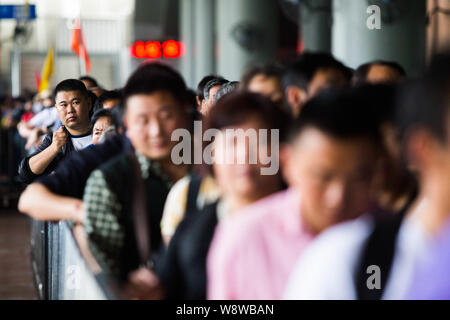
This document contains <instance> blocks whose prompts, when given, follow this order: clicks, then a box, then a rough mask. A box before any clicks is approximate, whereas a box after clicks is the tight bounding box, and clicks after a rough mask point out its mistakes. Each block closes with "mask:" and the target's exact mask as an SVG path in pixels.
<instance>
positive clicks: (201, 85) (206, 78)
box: [197, 74, 224, 101]
mask: <svg viewBox="0 0 450 320" xmlns="http://www.w3.org/2000/svg"><path fill="white" fill-rule="evenodd" d="M213 79H224V78H223V77H221V76H216V75H213V74H210V75H207V76H204V77H203V79H202V80H200V82H199V83H198V85H197V97H198V98H199V99H200V101H201V100H203V99H205V96H204V95H203V89H204V88H205V86H206V84H207V83H208V82H209V81H211V80H213Z"/></svg>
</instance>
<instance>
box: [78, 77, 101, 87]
mask: <svg viewBox="0 0 450 320" xmlns="http://www.w3.org/2000/svg"><path fill="white" fill-rule="evenodd" d="M78 79H79V80H80V81H81V80H83V81H89V82H90V83H92V87H98V86H99V85H98V83H97V80H95V79H94V78H92V77H91V76H81V77H80V78H78Z"/></svg>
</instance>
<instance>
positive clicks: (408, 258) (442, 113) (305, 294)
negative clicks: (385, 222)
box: [284, 54, 450, 299]
mask: <svg viewBox="0 0 450 320" xmlns="http://www.w3.org/2000/svg"><path fill="white" fill-rule="evenodd" d="M448 92H450V54H447V55H442V56H438V57H436V58H435V59H434V61H433V62H432V64H431V65H430V69H429V70H428V72H427V73H426V74H425V76H424V77H423V78H422V79H421V80H420V81H417V82H416V83H414V84H410V85H408V86H407V87H406V88H405V90H404V92H403V95H402V98H403V99H401V100H400V101H401V103H400V105H399V111H398V115H399V117H398V120H399V121H398V129H399V131H400V132H401V133H402V135H403V138H404V139H403V141H404V143H405V144H404V147H405V148H404V149H405V150H406V152H407V158H408V160H409V165H410V167H412V168H414V170H415V171H417V176H418V179H419V195H418V197H417V198H416V200H415V201H414V203H413V204H412V205H411V206H410V207H409V209H408V210H407V212H406V216H405V218H404V219H403V221H402V220H401V219H397V217H394V218H392V221H390V226H391V227H392V229H391V231H388V232H387V233H384V234H381V236H380V237H379V238H378V239H376V241H373V239H374V237H373V234H374V231H373V230H374V228H377V226H380V225H381V224H380V222H375V220H374V219H373V218H372V217H370V216H363V217H361V218H358V219H357V220H354V221H352V222H348V223H345V224H341V225H338V226H336V227H334V228H331V229H329V230H328V231H326V232H324V233H323V234H322V235H320V236H319V237H318V238H317V239H316V241H315V242H314V243H313V244H311V245H310V247H309V248H308V250H307V252H305V253H304V255H303V256H302V257H301V258H300V259H299V260H298V262H297V266H296V267H295V268H294V271H293V272H292V274H291V277H290V281H289V285H288V287H287V289H286V291H285V296H284V297H285V298H286V299H358V298H359V299H370V297H371V294H370V292H372V293H376V292H378V294H375V295H373V296H375V297H376V298H381V299H406V298H408V297H410V296H411V295H410V290H411V287H412V286H413V285H414V281H415V273H416V272H417V271H416V269H417V268H418V267H419V266H420V265H425V264H428V263H429V261H427V260H429V259H430V255H428V254H427V252H428V251H429V249H430V248H431V247H432V243H433V242H434V241H435V238H436V237H437V235H439V233H440V232H442V229H443V228H444V226H445V225H446V221H448V219H449V217H450V201H449V199H450V198H449V194H450V183H449V181H450V95H449V94H448ZM396 219H397V221H398V222H395V220H396ZM395 223H398V225H397V227H396V226H395ZM389 233H391V235H389ZM394 234H395V236H394V237H390V236H392V235H394ZM387 237H388V238H389V237H390V238H391V240H390V241H387V242H386V241H385V240H386V238H387ZM367 244H372V245H374V247H375V248H376V249H377V250H375V251H378V252H375V255H378V256H380V255H381V256H383V255H384V253H386V252H391V253H392V255H391V256H390V257H388V259H387V260H388V261H387V262H383V263H381V264H377V263H374V264H372V265H369V266H368V268H367V269H365V268H361V267H362V266H363V267H365V265H364V264H362V263H361V262H365V261H367V259H366V257H367V255H368V252H369V251H370V249H369V248H370V246H369V245H367ZM372 251H373V250H372ZM434 259H439V257H435V258H434ZM378 261H380V262H381V260H378ZM380 265H381V266H382V267H380ZM361 270H362V271H366V278H365V279H364V278H363V277H361V274H362V272H360V271H361ZM381 284H383V285H381ZM364 286H366V287H365V288H363V287H364ZM361 288H363V289H364V290H365V291H366V292H369V295H368V296H367V295H366V296H362V295H361V292H362V291H361ZM364 290H363V291H364ZM373 296H372V297H373ZM416 296H419V295H417V294H416Z"/></svg>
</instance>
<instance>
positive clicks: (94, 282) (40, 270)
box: [31, 220, 114, 300]
mask: <svg viewBox="0 0 450 320" xmlns="http://www.w3.org/2000/svg"><path fill="white" fill-rule="evenodd" d="M31 246H32V247H31V250H32V257H31V258H32V266H33V274H34V280H35V284H36V288H37V290H38V293H39V298H40V299H49V300H105V299H114V297H113V295H112V294H111V293H110V292H109V289H108V286H107V285H106V279H104V278H103V276H102V275H101V274H100V275H94V274H93V273H92V272H91V271H90V270H89V268H88V266H87V264H86V262H85V261H84V259H83V257H82V255H81V253H80V249H79V247H78V245H77V242H76V240H75V238H74V235H73V233H72V229H71V226H70V224H69V223H68V222H65V221H60V222H42V221H37V220H32V228H31Z"/></svg>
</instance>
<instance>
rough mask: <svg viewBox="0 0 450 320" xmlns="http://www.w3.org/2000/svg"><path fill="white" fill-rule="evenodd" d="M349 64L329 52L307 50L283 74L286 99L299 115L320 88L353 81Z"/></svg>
mask: <svg viewBox="0 0 450 320" xmlns="http://www.w3.org/2000/svg"><path fill="white" fill-rule="evenodd" d="M351 76H352V74H351V71H350V69H349V68H347V67H346V66H344V65H343V64H342V63H341V62H340V61H338V60H336V59H335V58H334V57H333V56H332V55H331V54H329V53H321V52H304V53H302V54H301V55H300V56H299V57H298V58H297V59H296V60H295V61H294V62H293V63H291V64H290V65H289V66H288V67H287V70H286V72H285V74H284V76H283V87H284V96H285V101H286V103H287V104H288V106H289V107H290V108H291V112H292V115H293V116H294V117H297V116H298V115H299V114H300V112H301V109H302V106H303V105H304V104H305V103H306V102H307V101H308V100H309V99H311V98H312V97H314V96H315V95H317V94H318V93H319V92H321V91H323V90H324V89H327V88H330V87H342V86H345V85H347V84H348V83H349V82H350V78H351Z"/></svg>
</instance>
